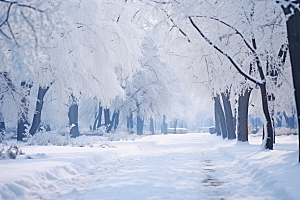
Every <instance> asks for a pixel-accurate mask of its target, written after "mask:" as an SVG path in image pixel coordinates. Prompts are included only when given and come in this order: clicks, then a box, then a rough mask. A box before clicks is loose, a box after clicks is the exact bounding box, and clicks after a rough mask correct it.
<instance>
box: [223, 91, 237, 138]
mask: <svg viewBox="0 0 300 200" xmlns="http://www.w3.org/2000/svg"><path fill="white" fill-rule="evenodd" d="M221 95H222V100H223V105H224V110H225V121H226V128H227V134H228V139H229V140H233V139H236V135H235V128H234V122H233V116H232V109H231V105H230V93H229V91H228V90H227V91H226V94H224V93H221Z"/></svg>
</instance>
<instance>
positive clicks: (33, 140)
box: [26, 131, 70, 146]
mask: <svg viewBox="0 0 300 200" xmlns="http://www.w3.org/2000/svg"><path fill="white" fill-rule="evenodd" d="M26 142H27V145H41V146H46V145H49V144H51V145H56V146H65V145H67V144H69V142H70V137H69V134H64V135H62V134H60V133H59V132H56V131H49V132H46V131H40V132H37V133H36V134H34V135H33V136H31V135H27V136H26Z"/></svg>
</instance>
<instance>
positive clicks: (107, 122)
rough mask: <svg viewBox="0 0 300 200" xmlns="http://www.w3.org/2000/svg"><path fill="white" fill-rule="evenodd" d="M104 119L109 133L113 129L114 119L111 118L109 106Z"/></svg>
mask: <svg viewBox="0 0 300 200" xmlns="http://www.w3.org/2000/svg"><path fill="white" fill-rule="evenodd" d="M104 120H105V127H106V132H107V133H109V132H110V131H111V129H112V121H111V120H110V113H109V108H106V109H104Z"/></svg>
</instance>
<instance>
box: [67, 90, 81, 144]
mask: <svg viewBox="0 0 300 200" xmlns="http://www.w3.org/2000/svg"><path fill="white" fill-rule="evenodd" d="M71 98H72V104H71V106H70V107H69V113H68V117H69V125H70V137H71V138H76V137H78V136H79V128H78V104H77V101H76V98H75V97H74V95H73V94H72V95H71Z"/></svg>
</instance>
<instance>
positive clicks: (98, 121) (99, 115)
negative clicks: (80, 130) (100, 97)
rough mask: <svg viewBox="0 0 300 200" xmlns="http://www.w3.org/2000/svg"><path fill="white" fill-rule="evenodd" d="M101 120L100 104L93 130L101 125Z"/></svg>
mask: <svg viewBox="0 0 300 200" xmlns="http://www.w3.org/2000/svg"><path fill="white" fill-rule="evenodd" d="M101 121H102V106H100V105H99V110H98V113H97V116H96V118H95V122H94V126H93V130H94V131H95V130H97V129H98V128H100V127H101Z"/></svg>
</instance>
